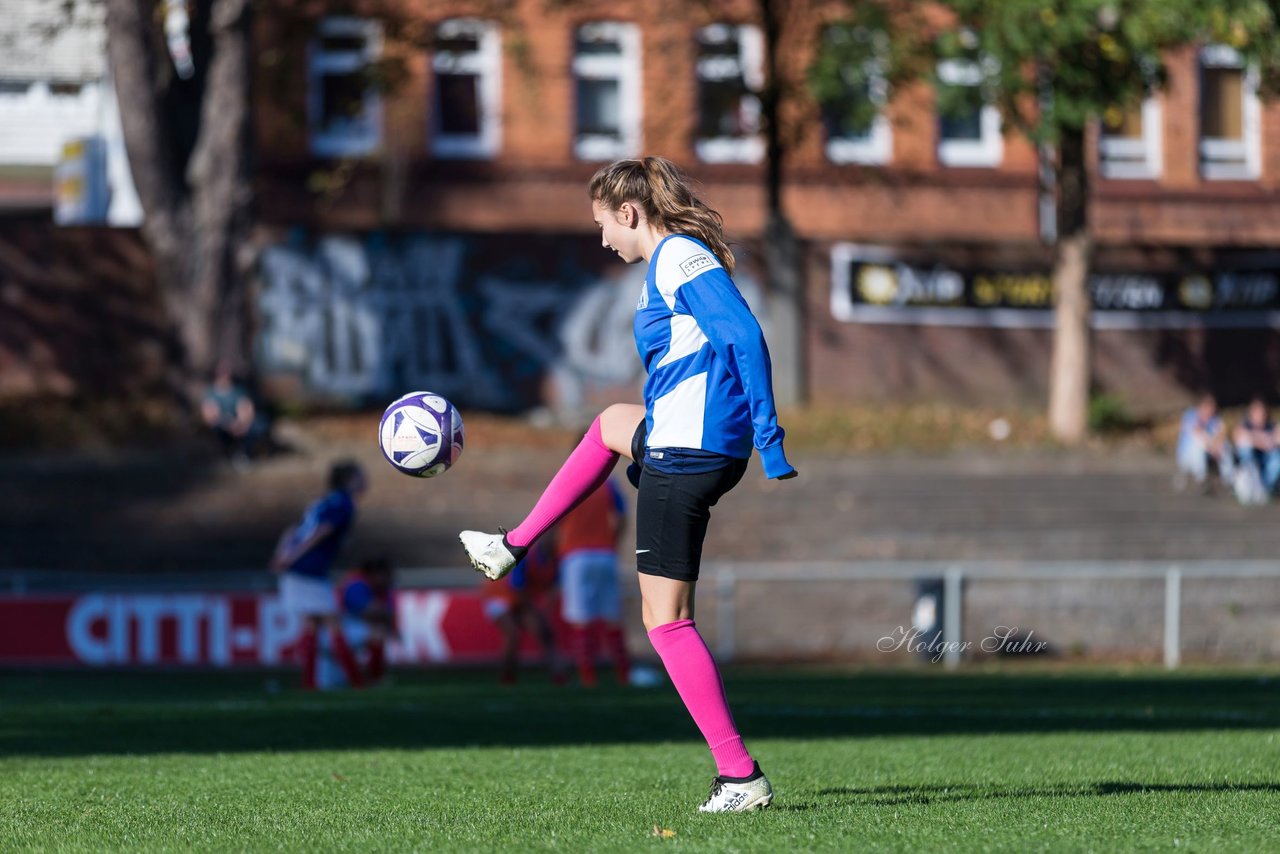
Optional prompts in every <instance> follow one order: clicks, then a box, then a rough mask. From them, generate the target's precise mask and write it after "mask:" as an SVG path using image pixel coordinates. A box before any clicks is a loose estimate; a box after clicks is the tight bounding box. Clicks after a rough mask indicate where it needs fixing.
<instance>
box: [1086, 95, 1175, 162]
mask: <svg viewBox="0 0 1280 854" xmlns="http://www.w3.org/2000/svg"><path fill="white" fill-rule="evenodd" d="M1141 111H1142V136H1141V137H1139V138H1137V139H1134V138H1133V137H1126V136H1113V135H1111V134H1108V133H1107V128H1106V125H1102V124H1101V123H1100V128H1099V133H1098V170H1099V171H1100V172H1101V173H1102V177H1103V178H1112V179H1118V180H1139V179H1144V178H1148V179H1149V178H1159V177H1160V173H1161V172H1163V171H1164V146H1163V143H1162V138H1163V133H1164V128H1163V125H1162V122H1163V121H1164V111H1163V110H1162V109H1161V107H1160V101H1159V99H1158V98H1155V97H1150V98H1146V99H1144V100H1143V102H1142V106H1141Z"/></svg>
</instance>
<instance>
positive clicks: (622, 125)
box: [573, 22, 640, 160]
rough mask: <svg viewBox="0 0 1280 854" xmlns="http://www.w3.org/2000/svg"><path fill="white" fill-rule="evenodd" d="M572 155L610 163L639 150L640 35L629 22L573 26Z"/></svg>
mask: <svg viewBox="0 0 1280 854" xmlns="http://www.w3.org/2000/svg"><path fill="white" fill-rule="evenodd" d="M573 77H574V96H575V101H576V105H577V118H576V121H577V127H576V131H575V133H574V137H573V152H574V154H576V155H577V156H578V157H581V158H582V159H583V160H611V159H613V158H617V157H627V156H631V155H634V154H636V153H637V152H639V150H640V32H639V30H638V29H637V28H636V26H635V25H634V24H619V23H611V22H606V23H596V24H583V25H582V26H581V27H578V30H577V32H576V33H575V34H574V41H573Z"/></svg>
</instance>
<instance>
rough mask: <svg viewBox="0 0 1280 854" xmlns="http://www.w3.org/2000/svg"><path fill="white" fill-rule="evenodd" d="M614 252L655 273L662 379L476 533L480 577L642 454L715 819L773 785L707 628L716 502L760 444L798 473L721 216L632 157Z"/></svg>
mask: <svg viewBox="0 0 1280 854" xmlns="http://www.w3.org/2000/svg"><path fill="white" fill-rule="evenodd" d="M589 196H590V199H591V213H592V217H593V218H594V220H595V222H596V225H597V226H598V227H599V228H600V233H601V243H602V244H603V245H604V248H606V249H609V250H611V251H612V252H614V253H616V254H617V255H618V257H620V258H621V259H622V260H623V261H624V262H626V263H628V264H634V263H636V262H639V261H644V262H646V263H647V264H648V273H647V275H646V276H645V282H644V288H643V289H642V290H641V292H640V294H639V300H638V303H637V306H636V317H635V339H636V347H637V349H638V350H639V352H640V358H641V359H642V360H643V361H644V365H645V369H646V370H647V371H648V378H647V379H646V381H645V386H644V406H636V405H633V404H615V405H613V406H611V407H609V408H608V409H606V410H605V411H604V412H602V413H601V414H600V416H599V417H598V418H597V419H596V420H595V422H593V423H592V425H591V427H590V428H589V429H588V430H587V435H586V436H585V437H584V438H583V440H582V442H581V443H580V444H579V445H578V447H577V448H575V449H574V451H573V453H571V454H570V455H569V459H567V460H566V461H565V463H564V465H563V466H562V467H561V469H560V471H559V472H557V473H556V476H555V477H554V478H553V479H552V481H551V483H550V484H549V485H548V486H547V489H546V491H545V492H544V493H543V494H542V497H541V498H539V499H538V502H537V504H536V505H535V506H534V508H533V511H532V512H531V513H530V514H529V516H528V517H526V518H525V520H524V521H523V522H521V523H520V525H518V526H517V527H515V528H513V529H512V530H511V531H510V532H508V533H505V534H488V533H484V532H480V531H463V532H462V534H461V537H460V538H461V540H462V544H463V547H464V548H465V549H466V550H467V554H468V556H469V557H470V559H471V562H472V564H473V565H474V566H475V567H476V569H478V570H480V571H481V572H483V573H484V574H485V575H487V576H489V577H490V578H501V577H502V575H503V574H505V573H506V572H509V571H510V569H511V567H513V566H514V565H515V564H516V562H517V561H518V560H519V559H520V558H521V557H523V556H524V554H525V552H526V551H527V549H528V547H529V546H530V545H531V544H532V543H533V542H534V541H535V540H537V539H538V537H540V536H542V534H543V533H545V532H546V531H547V529H548V528H550V527H551V526H552V525H553V524H555V522H556V521H558V520H559V519H560V518H561V517H563V516H564V515H565V514H566V513H568V512H569V511H570V510H571V509H573V507H574V506H576V505H577V504H578V503H579V502H580V501H582V500H583V498H584V497H585V496H587V495H588V494H590V493H591V492H592V491H593V490H595V489H596V488H597V487H598V486H599V485H600V484H601V483H603V481H604V479H605V478H607V477H608V476H609V472H610V471H612V470H613V466H614V464H615V463H616V462H617V460H618V458H619V457H620V456H628V457H630V458H631V460H632V461H633V466H632V468H631V469H629V470H628V476H629V477H632V479H633V482H634V483H636V485H637V488H638V489H639V496H638V498H637V501H636V564H637V569H638V570H639V572H640V596H641V601H642V612H643V619H644V624H645V628H646V629H648V631H649V639H650V641H651V642H652V643H653V646H654V649H655V650H656V651H657V653H658V655H659V657H660V658H661V659H662V663H663V664H664V665H665V667H666V669H667V673H668V674H669V675H670V677H671V681H672V683H673V684H674V685H675V686H676V690H677V691H678V692H679V693H680V698H681V699H682V700H683V701H684V704H685V707H686V708H688V710H689V713H690V714H691V715H692V717H693V719H694V721H695V722H696V723H697V725H698V728H699V729H700V730H701V732H702V735H703V737H704V738H705V739H706V740H707V746H708V747H709V748H710V749H711V753H712V756H713V757H714V759H715V762H716V769H717V772H718V773H717V776H716V778H715V779H714V780H713V781H712V785H711V794H710V796H709V797H708V798H707V800H706V802H705V803H703V804H702V806H701V807H700V808H699V809H701V810H702V811H703V812H740V811H745V810H751V809H756V808H759V807H765V806H768V805H769V803H770V802H771V801H772V799H773V789H772V787H771V786H770V785H769V781H768V780H767V779H766V778H765V776H764V775H763V774H762V773H761V771H760V767H759V765H758V764H757V763H756V762H755V761H754V759H753V758H752V757H751V754H750V753H748V752H747V749H746V747H745V746H744V745H743V742H742V737H741V736H740V735H739V733H738V730H737V727H736V726H735V725H734V723H733V717H732V715H731V714H730V713H729V706H728V702H727V700H726V699H725V694H724V687H723V684H722V683H721V681H720V673H719V670H718V669H717V667H716V664H715V661H714V660H713V659H712V657H711V653H710V651H709V650H708V649H707V646H706V644H705V643H704V642H703V640H702V637H701V635H699V634H698V631H697V628H696V627H695V625H694V622H693V610H694V609H693V599H694V590H695V587H696V585H697V580H698V570H699V566H700V564H701V559H702V543H703V539H704V538H705V536H706V531H707V522H708V520H709V519H710V517H711V507H712V506H714V505H715V503H716V502H717V501H718V500H719V499H720V497H721V496H722V495H724V494H725V493H726V492H728V491H729V490H730V489H732V488H733V487H734V486H736V485H737V483H738V481H739V480H741V478H742V475H743V473H744V472H745V470H746V467H747V460H748V458H749V457H750V455H751V450H752V448H753V447H754V448H755V450H756V452H757V453H759V455H760V461H761V464H762V466H763V468H764V473H765V476H766V477H769V478H777V479H779V480H782V479H787V478H792V477H795V476H796V471H795V469H794V468H792V467H791V464H790V463H789V462H787V458H786V455H785V454H784V453H783V449H782V440H783V431H782V428H781V427H779V426H778V419H777V412H776V408H775V406H774V400H773V381H772V369H771V366H770V362H769V351H768V348H767V347H766V345H765V340H764V335H763V333H762V332H761V329H760V324H759V323H758V322H757V321H756V318H755V316H754V315H753V314H752V313H751V309H750V308H749V307H748V306H747V303H746V301H745V300H744V299H743V298H742V295H741V294H740V293H739V292H738V288H737V286H736V285H734V283H733V279H732V278H731V275H732V273H733V269H734V258H733V253H732V252H730V250H729V246H728V244H727V243H726V242H725V237H724V229H723V226H722V223H721V219H720V215H719V214H718V213H716V212H715V211H713V210H712V209H710V208H708V207H707V206H706V205H705V204H704V203H703V202H702V201H701V200H700V199H698V197H697V196H695V195H694V194H693V192H692V190H691V189H690V187H689V184H688V182H687V181H686V180H685V178H684V176H683V175H681V174H680V172H679V170H678V169H677V168H676V167H675V165H674V164H672V163H671V162H670V161H669V160H665V159H663V158H661V157H646V158H644V159H643V160H619V161H617V162H616V163H612V164H610V165H609V166H606V167H605V168H603V169H601V170H600V171H599V172H597V173H596V174H595V176H594V177H592V179H591V184H590V187H589Z"/></svg>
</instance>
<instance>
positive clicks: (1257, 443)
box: [1234, 396, 1280, 496]
mask: <svg viewBox="0 0 1280 854" xmlns="http://www.w3.org/2000/svg"><path fill="white" fill-rule="evenodd" d="M1234 439H1235V446H1236V453H1237V454H1239V463H1240V467H1241V468H1242V469H1247V470H1252V471H1254V472H1256V473H1257V476H1258V477H1259V478H1261V481H1262V488H1263V490H1265V494H1266V495H1267V496H1270V495H1274V494H1275V491H1276V483H1277V481H1280V430H1277V428H1276V425H1275V422H1273V421H1272V420H1271V414H1270V413H1269V412H1267V403H1266V401H1265V400H1263V399H1262V398H1261V397H1256V396H1255V397H1253V398H1252V399H1251V400H1250V401H1249V407H1248V409H1246V410H1245V413H1244V419H1243V420H1242V421H1241V422H1240V424H1239V425H1238V426H1237V427H1236V430H1235V436H1234Z"/></svg>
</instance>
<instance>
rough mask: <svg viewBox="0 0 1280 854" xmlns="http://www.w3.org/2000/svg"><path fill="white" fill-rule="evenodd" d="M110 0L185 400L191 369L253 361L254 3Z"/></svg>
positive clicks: (115, 55) (131, 149) (175, 371)
mask: <svg viewBox="0 0 1280 854" xmlns="http://www.w3.org/2000/svg"><path fill="white" fill-rule="evenodd" d="M105 5H106V26H107V57H108V62H109V64H110V68H111V75H112V79H113V82H114V85H115V90H116V97H117V98H118V100H119V103H120V119H121V126H122V128H123V132H124V139H125V147H126V149H127V151H128V155H129V166H130V169H131V171H132V173H133V181H134V184H135V186H136V187H137V190H138V198H139V200H140V201H141V203H142V207H143V211H144V213H145V220H144V222H143V226H142V233H143V236H144V238H145V240H146V241H147V245H148V246H149V248H150V249H151V253H152V256H153V259H154V262H155V269H156V275H157V276H158V277H159V280H160V283H161V288H162V292H163V293H165V295H166V300H165V302H166V309H167V311H168V314H169V317H170V319H171V321H172V324H173V328H174V337H175V340H176V343H177V345H178V353H177V354H176V358H175V359H174V360H173V364H172V372H171V373H172V385H173V387H174V388H175V390H177V391H179V392H180V393H181V394H182V395H184V396H185V397H187V398H188V399H190V397H191V396H192V395H194V393H195V390H196V383H195V380H196V378H197V377H200V376H202V375H205V374H207V373H208V372H209V371H210V370H211V369H212V367H213V365H214V364H215V362H217V361H218V360H222V359H225V360H228V361H229V362H230V363H231V364H232V365H233V366H234V367H235V368H236V369H238V370H244V369H245V368H247V367H248V366H249V365H250V362H251V355H250V354H251V352H252V325H251V321H250V318H251V309H252V307H251V306H250V304H249V295H248V294H249V290H248V285H247V278H248V277H247V272H248V268H249V266H250V265H251V263H252V256H251V255H250V254H249V253H248V252H247V251H246V250H247V248H248V246H249V242H248V237H249V228H250V224H251V213H252V201H253V187H252V131H251V128H252V122H251V112H252V105H251V101H250V91H251V89H250V87H251V65H252V61H251V60H252V54H251V24H252V7H251V3H250V0H192V2H189V3H186V4H182V3H165V2H160V0H105ZM183 14H185V15H186V17H187V20H186V26H185V27H184V26H182V24H183V21H182V20H181V17H180V16H181V15H183ZM166 24H167V27H166ZM166 30H167V32H166Z"/></svg>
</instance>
